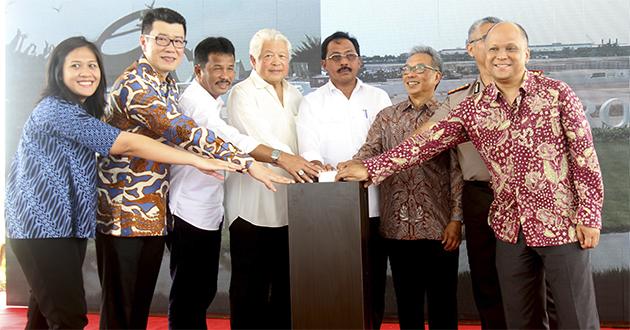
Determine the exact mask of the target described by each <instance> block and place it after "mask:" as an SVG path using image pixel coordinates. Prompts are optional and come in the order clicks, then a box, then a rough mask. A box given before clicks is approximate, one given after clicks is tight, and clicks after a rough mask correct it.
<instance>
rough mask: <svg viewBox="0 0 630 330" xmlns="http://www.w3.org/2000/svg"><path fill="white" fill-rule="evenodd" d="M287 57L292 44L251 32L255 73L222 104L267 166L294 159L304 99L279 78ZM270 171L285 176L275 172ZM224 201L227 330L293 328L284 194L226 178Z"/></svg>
mask: <svg viewBox="0 0 630 330" xmlns="http://www.w3.org/2000/svg"><path fill="white" fill-rule="evenodd" d="M290 54H291V43H290V42H289V40H288V39H287V38H286V37H285V36H284V35H282V33H280V32H279V31H276V30H273V29H262V30H260V31H258V32H256V34H254V36H253V37H252V39H251V41H250V45H249V55H250V61H251V65H252V67H253V70H252V72H251V74H250V76H249V77H248V78H247V79H245V80H243V81H242V82H240V83H239V84H237V85H236V86H234V88H233V89H232V93H231V94H230V97H229V98H228V102H227V112H228V122H229V123H230V124H231V125H232V126H233V127H235V128H236V129H238V130H239V131H240V132H241V133H242V134H246V135H248V136H249V137H251V138H253V139H255V140H256V141H257V143H258V144H264V145H267V146H269V147H271V148H272V149H273V151H272V152H271V156H270V157H271V160H272V163H278V162H281V161H283V157H285V156H286V155H287V154H291V155H297V138H296V134H295V116H296V114H297V110H298V106H299V104H300V101H301V100H302V95H301V94H300V92H299V91H298V90H297V89H296V88H295V87H293V86H291V85H290V84H289V83H288V82H287V81H286V80H285V79H284V78H285V77H286V76H287V75H288V73H289V59H290ZM309 166H310V165H309ZM271 170H273V171H274V172H276V173H277V174H285V172H284V171H282V170H281V169H279V168H277V167H271ZM310 171H311V170H309V169H307V168H306V167H305V168H303V169H298V170H297V172H296V173H295V174H297V175H298V176H301V177H303V178H304V180H305V181H310V180H311V179H310V178H308V175H309V172H310ZM313 173H314V176H315V175H317V172H316V171H315V172H313ZM285 175H287V174H285ZM225 202H226V207H225V211H226V220H227V221H228V223H229V229H230V252H231V261H232V278H231V282H230V314H231V327H232V329H289V328H291V306H290V293H289V237H288V221H289V219H288V207H287V193H286V187H284V186H279V187H278V193H277V194H273V193H269V192H268V191H265V190H264V189H259V188H258V187H256V185H255V184H254V181H251V180H243V178H240V177H238V176H236V175H233V176H228V178H227V179H226V197H225Z"/></svg>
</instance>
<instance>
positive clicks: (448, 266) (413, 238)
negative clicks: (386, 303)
mask: <svg viewBox="0 0 630 330" xmlns="http://www.w3.org/2000/svg"><path fill="white" fill-rule="evenodd" d="M401 74H402V82H403V85H404V87H405V90H406V91H407V94H408V98H407V99H406V100H404V101H402V102H400V103H398V104H395V105H392V106H390V107H387V108H385V109H383V110H382V111H381V112H380V113H379V114H378V115H377V116H376V119H375V120H374V123H373V124H372V127H371V128H370V131H369V133H368V136H367V139H366V142H365V144H363V146H362V147H361V149H360V150H359V152H358V153H357V154H356V155H355V156H354V159H357V160H363V159H367V158H370V157H373V156H376V155H380V154H381V153H383V152H385V151H387V150H389V149H391V148H393V147H395V146H397V145H398V144H399V143H401V142H402V141H404V140H405V139H406V138H408V137H409V136H411V135H413V134H414V131H415V130H417V129H418V128H419V127H421V126H422V125H423V124H425V123H427V121H428V120H429V118H431V116H432V115H433V114H434V112H435V110H436V109H437V108H438V106H439V104H438V102H437V101H436V100H435V89H436V88H437V86H438V84H439V83H440V80H441V79H442V59H441V57H440V54H439V53H438V52H437V51H436V50H434V49H433V48H431V47H427V46H418V47H415V48H413V49H412V50H411V52H410V54H409V57H408V58H407V61H406V63H405V65H403V66H402V68H401ZM462 187H463V180H462V174H461V170H460V169H459V165H458V162H457V155H456V152H455V150H453V149H452V150H450V151H449V152H444V153H442V154H441V155H439V156H437V157H436V158H434V159H432V160H430V161H428V162H426V163H424V164H422V165H421V166H416V167H413V168H411V169H408V170H407V171H404V172H401V173H398V174H394V175H392V176H391V177H390V178H388V179H387V180H385V181H384V182H383V183H382V184H381V186H380V187H379V189H380V190H379V192H380V211H381V225H380V231H379V234H380V235H381V237H383V239H384V250H385V253H386V256H387V258H389V263H390V266H391V269H392V279H393V282H394V289H395V291H396V302H397V306H398V319H399V321H400V328H401V329H422V328H424V320H425V317H424V299H425V295H426V298H427V302H428V310H429V314H428V321H429V328H431V329H457V268H458V265H459V249H458V247H459V244H460V241H461V220H462V208H461V197H462V195H461V194H462ZM427 265H430V268H431V271H427ZM380 271H382V272H385V269H382V270H380Z"/></svg>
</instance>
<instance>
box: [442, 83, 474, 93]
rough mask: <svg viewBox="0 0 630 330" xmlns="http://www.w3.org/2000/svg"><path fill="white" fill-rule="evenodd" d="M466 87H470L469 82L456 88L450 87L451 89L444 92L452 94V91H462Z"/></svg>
mask: <svg viewBox="0 0 630 330" xmlns="http://www.w3.org/2000/svg"><path fill="white" fill-rule="evenodd" d="M468 87H470V84H466V85H463V86H459V87H457V88H455V89H451V90H450V91H448V93H446V94H448V95H451V94H453V93H457V92H459V91H463V90H465V89H468Z"/></svg>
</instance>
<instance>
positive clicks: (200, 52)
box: [194, 37, 234, 67]
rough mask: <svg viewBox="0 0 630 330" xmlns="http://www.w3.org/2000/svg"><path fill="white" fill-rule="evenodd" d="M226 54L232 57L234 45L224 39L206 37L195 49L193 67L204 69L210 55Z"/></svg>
mask: <svg viewBox="0 0 630 330" xmlns="http://www.w3.org/2000/svg"><path fill="white" fill-rule="evenodd" d="M213 53H214V54H227V55H232V56H234V45H233V44H232V42H231V41H230V40H229V39H227V38H224V37H208V38H206V39H203V40H202V41H201V42H199V43H198V44H197V46H196V47H195V60H194V63H195V65H197V64H199V65H200V66H201V67H204V66H205V65H206V63H208V55H210V54H213Z"/></svg>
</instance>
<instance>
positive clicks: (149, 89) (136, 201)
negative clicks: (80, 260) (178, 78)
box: [96, 8, 291, 329]
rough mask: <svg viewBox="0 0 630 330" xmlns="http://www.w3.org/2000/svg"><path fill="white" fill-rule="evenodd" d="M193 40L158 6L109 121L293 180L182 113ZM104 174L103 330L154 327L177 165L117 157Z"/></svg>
mask: <svg viewBox="0 0 630 330" xmlns="http://www.w3.org/2000/svg"><path fill="white" fill-rule="evenodd" d="M185 38H186V20H185V19H184V17H182V16H181V15H180V14H179V13H177V12H175V11H173V10H171V9H168V8H156V9H152V10H149V11H148V12H147V13H146V14H145V15H144V17H143V20H142V34H141V35H140V46H141V48H142V53H143V56H142V57H141V58H140V59H139V60H138V61H137V62H135V63H134V64H132V65H131V66H130V67H129V68H127V69H126V70H125V71H124V72H123V73H122V75H121V76H120V77H119V78H118V79H117V81H116V82H115V83H114V85H113V87H112V91H111V93H110V95H109V98H110V99H109V103H110V106H111V115H110V116H109V118H107V121H108V122H109V123H110V124H111V125H113V126H115V127H118V128H120V129H122V130H126V131H129V132H134V133H139V134H143V135H146V136H148V137H151V138H154V139H157V140H160V141H164V142H165V143H170V144H174V145H177V146H179V147H181V148H183V149H186V150H188V151H190V152H194V153H196V154H199V155H201V156H204V157H211V158H219V159H224V160H228V161H231V162H233V163H237V164H240V165H243V167H244V168H245V169H246V171H247V173H248V174H249V175H251V176H252V177H254V178H256V179H257V180H259V181H261V182H263V183H264V184H265V185H266V186H267V187H268V188H269V189H272V190H275V187H274V186H273V184H272V182H277V183H289V182H290V181H291V180H289V179H287V178H284V177H282V176H279V175H277V174H274V173H271V172H270V171H269V170H268V169H266V168H264V167H263V166H262V165H260V164H259V163H257V162H256V161H255V160H254V159H253V158H252V157H251V156H250V155H248V154H246V153H243V152H241V150H240V149H238V148H237V147H235V146H233V145H232V144H230V143H228V142H225V141H224V140H223V139H221V138H220V137H218V136H216V135H215V133H214V132H213V131H211V130H208V129H206V128H203V127H197V125H196V124H195V122H194V121H193V120H192V119H190V118H188V117H186V116H184V115H182V114H181V113H180V112H179V110H178V109H177V108H178V103H177V99H178V95H179V93H178V90H177V86H176V85H175V80H174V79H173V77H172V76H171V74H170V72H172V71H174V70H175V69H176V68H177V66H178V65H179V63H180V62H181V60H182V58H183V55H184V47H185V46H186V39H185ZM98 170H99V173H98V181H97V182H98V210H97V234H96V252H97V259H98V273H99V278H100V281H101V287H102V304H101V317H100V328H103V329H142V328H146V326H147V319H148V314H149V307H150V305H151V298H152V297H153V291H154V289H155V284H156V281H157V277H158V273H159V270H160V265H161V262H162V255H163V252H164V241H165V240H164V237H165V235H166V194H167V193H168V188H169V166H168V165H166V164H162V163H156V162H151V161H147V160H145V159H141V158H135V157H117V156H113V155H109V156H107V157H99V164H98Z"/></svg>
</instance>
